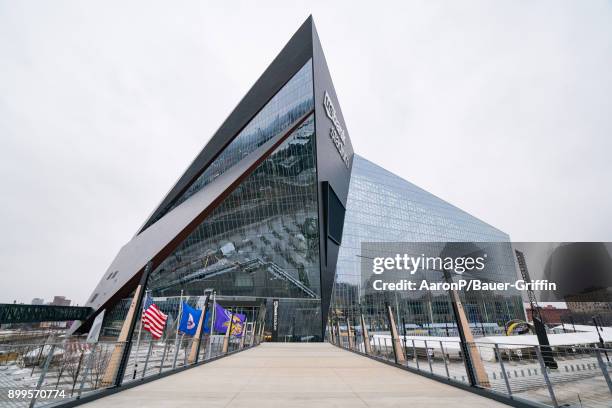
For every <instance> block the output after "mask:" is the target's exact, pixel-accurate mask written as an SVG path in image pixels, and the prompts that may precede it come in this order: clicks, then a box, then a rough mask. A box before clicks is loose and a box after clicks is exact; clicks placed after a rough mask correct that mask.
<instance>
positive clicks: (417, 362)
mask: <svg viewBox="0 0 612 408" xmlns="http://www.w3.org/2000/svg"><path fill="white" fill-rule="evenodd" d="M412 353H413V354H414V362H415V363H416V366H417V370H420V369H421V368H420V367H419V356H418V355H417V349H416V345H415V344H414V339H412Z"/></svg>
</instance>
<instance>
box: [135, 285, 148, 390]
mask: <svg viewBox="0 0 612 408" xmlns="http://www.w3.org/2000/svg"><path fill="white" fill-rule="evenodd" d="M148 292H150V291H145V295H144V299H146V298H147V295H148V294H149V293H148ZM142 312H143V310H141V311H140V326H138V337H137V338H136V357H135V360H134V374H133V375H132V380H134V379H136V372H137V371H138V351H139V350H140V334H141V333H142Z"/></svg>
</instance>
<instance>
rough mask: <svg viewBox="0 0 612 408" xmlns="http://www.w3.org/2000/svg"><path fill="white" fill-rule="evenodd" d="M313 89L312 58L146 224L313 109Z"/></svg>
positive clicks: (161, 215)
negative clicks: (182, 190) (169, 202)
mask: <svg viewBox="0 0 612 408" xmlns="http://www.w3.org/2000/svg"><path fill="white" fill-rule="evenodd" d="M312 90H313V83H312V60H311V61H309V62H308V63H306V64H305V65H304V66H303V67H302V68H301V69H300V70H299V71H298V72H297V73H296V74H295V75H294V76H293V78H291V79H290V80H289V82H287V83H286V84H285V86H283V88H282V89H281V90H280V91H278V93H276V95H274V97H272V99H271V100H270V101H269V102H268V103H267V104H266V105H265V106H264V107H263V108H262V109H261V110H260V111H259V112H258V113H257V115H255V117H254V118H253V119H252V120H251V121H250V122H249V123H248V124H247V125H246V126H245V127H244V129H242V131H240V133H238V135H236V137H235V138H234V139H233V140H232V142H231V143H230V144H229V145H227V147H226V148H225V149H224V150H223V151H222V152H221V153H220V154H219V156H217V158H216V159H215V160H213V162H212V163H211V164H210V165H209V166H208V167H207V168H206V170H204V172H203V173H202V174H201V175H200V176H199V177H198V178H197V179H196V180H195V181H194V182H193V183H192V184H191V185H190V186H189V187H188V188H187V190H185V192H184V193H183V194H182V195H180V196H179V197H178V198H177V199H176V200H174V201H173V202H172V203H171V204H170V205H169V206H168V207H167V208H166V209H164V211H162V212H160V214H159V215H158V216H157V217H156V218H155V219H153V220H151V222H149V223H148V224H147V227H148V226H149V225H151V224H153V223H154V222H155V221H157V220H159V219H160V218H162V217H163V216H164V215H166V213H168V212H169V211H171V210H172V209H174V208H176V207H177V206H178V205H180V204H181V203H183V202H185V200H187V199H188V198H189V197H191V196H192V195H194V194H195V193H197V192H198V191H200V190H201V189H203V188H204V187H206V186H207V185H208V184H209V183H211V182H212V181H213V180H215V179H216V178H217V177H219V176H220V175H221V174H223V173H224V172H225V171H226V170H228V169H229V168H231V167H232V166H233V165H234V164H236V163H238V162H239V161H240V160H241V159H243V158H244V157H246V156H247V155H249V153H251V152H253V151H254V150H255V149H257V148H258V147H259V146H261V145H262V144H264V143H265V142H267V141H268V140H270V139H271V138H272V137H274V136H276V135H277V134H279V133H281V132H283V131H285V130H287V129H288V128H289V127H290V126H291V125H292V124H293V123H294V122H295V121H296V120H297V119H298V118H299V117H301V116H303V115H304V114H306V113H307V112H309V111H310V110H312V109H313V96H312Z"/></svg>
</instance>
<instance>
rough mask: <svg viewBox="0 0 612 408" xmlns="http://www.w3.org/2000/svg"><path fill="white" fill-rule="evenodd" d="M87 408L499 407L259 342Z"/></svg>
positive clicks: (319, 349)
mask: <svg viewBox="0 0 612 408" xmlns="http://www.w3.org/2000/svg"><path fill="white" fill-rule="evenodd" d="M86 406H88V407H97V406H99V407H103V406H104V407H107V406H113V407H115V408H121V407H129V408H133V407H138V406H146V407H168V406H172V407H194V406H206V407H230V406H236V407H260V406H268V407H352V408H353V407H399V406H402V407H406V406H413V407H434V408H435V407H445V408H447V407H449V406H452V407H454V408H460V407H470V408H478V407H483V408H484V407H504V406H506V405H504V404H501V403H498V402H495V401H493V400H490V399H488V398H484V397H480V396H478V395H475V394H472V393H470V392H467V391H463V390H461V389H459V388H456V387H452V386H448V385H444V384H442V383H439V382H437V381H433V380H430V379H427V378H424V377H422V376H419V375H416V374H412V373H409V372H406V371H404V370H401V369H398V368H395V367H391V366H389V365H386V364H383V363H380V362H377V361H374V360H371V359H369V358H366V357H362V356H359V355H356V354H353V353H351V352H348V351H344V350H341V349H338V348H336V347H334V346H332V345H330V344H328V343H309V344H305V343H302V344H296V343H264V344H262V345H261V346H259V347H256V348H255V349H252V350H247V351H245V352H242V353H238V354H235V355H232V356H229V357H226V358H222V359H220V360H216V361H213V362H211V363H208V364H204V365H202V366H199V367H196V368H193V369H189V370H186V371H183V372H181V373H178V374H174V375H170V376H168V377H165V378H162V379H159V380H156V381H152V382H149V383H146V384H143V385H140V386H137V387H134V388H131V389H127V390H125V391H121V392H119V393H117V394H113V395H110V396H108V397H105V398H102V399H99V400H97V401H94V402H91V403H89V404H87V405H86Z"/></svg>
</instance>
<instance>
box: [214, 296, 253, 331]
mask: <svg viewBox="0 0 612 408" xmlns="http://www.w3.org/2000/svg"><path fill="white" fill-rule="evenodd" d="M231 317H232V312H230V311H229V310H226V309H224V308H223V307H221V305H219V304H218V303H217V304H216V305H215V331H217V332H219V333H225V332H226V331H227V326H229V324H230V319H231ZM245 321H246V316H245V315H243V314H240V313H234V323H233V324H232V332H231V333H230V336H236V337H241V336H242V333H243V330H244V322H245Z"/></svg>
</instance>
